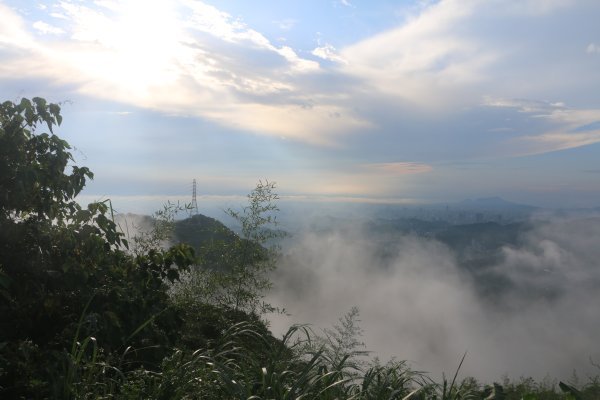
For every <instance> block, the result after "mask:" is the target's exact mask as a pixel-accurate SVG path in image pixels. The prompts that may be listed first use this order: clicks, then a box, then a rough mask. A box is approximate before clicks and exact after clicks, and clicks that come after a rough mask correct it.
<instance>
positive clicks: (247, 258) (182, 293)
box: [172, 181, 282, 313]
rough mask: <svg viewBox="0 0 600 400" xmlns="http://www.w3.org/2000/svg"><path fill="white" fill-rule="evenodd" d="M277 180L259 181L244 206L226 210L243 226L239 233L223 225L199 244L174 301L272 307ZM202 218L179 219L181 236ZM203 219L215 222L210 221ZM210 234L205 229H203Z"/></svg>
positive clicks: (249, 309) (252, 310)
mask: <svg viewBox="0 0 600 400" xmlns="http://www.w3.org/2000/svg"><path fill="white" fill-rule="evenodd" d="M275 187H276V186H275V183H273V182H268V181H266V182H262V181H259V182H258V184H257V186H256V188H255V189H254V190H252V192H250V194H248V205H247V206H245V207H243V209H242V210H241V211H234V210H232V209H229V210H227V214H228V215H229V216H231V217H232V218H234V219H235V220H236V221H237V222H238V223H239V225H240V230H241V234H240V236H237V235H235V234H233V233H232V232H230V231H229V230H228V229H227V228H225V227H224V226H222V225H221V224H217V225H216V226H215V227H216V231H213V232H212V233H211V234H210V235H209V236H208V237H209V238H210V240H209V241H204V242H203V243H201V245H200V248H199V249H198V250H199V251H198V252H199V258H198V266H197V267H196V268H194V269H193V270H192V271H191V272H190V273H189V274H186V275H185V276H184V277H183V279H182V280H181V282H179V283H177V284H176V285H174V287H173V289H172V295H173V298H174V300H175V301H176V302H177V303H178V304H180V305H183V304H187V306H188V307H195V306H197V305H198V304H203V303H210V304H214V305H217V306H219V307H223V308H231V309H233V310H236V311H245V312H248V313H263V312H265V311H270V310H272V309H273V308H272V307H271V306H270V305H269V304H266V303H264V302H263V298H264V296H265V294H266V292H267V291H268V290H269V289H270V287H271V281H270V279H269V273H270V272H271V271H273V269H274V268H275V261H276V255H277V248H276V247H275V246H271V247H268V248H267V247H265V246H268V245H269V243H270V242H271V241H273V240H275V239H277V238H279V237H281V236H282V233H281V232H280V231H277V230H275V229H273V228H274V227H275V226H276V225H277V220H276V216H275V215H274V213H275V212H277V211H278V208H277V205H276V204H275V201H276V200H278V198H279V197H278V195H277V194H276V193H275ZM200 220H201V219H200V218H199V217H198V216H195V217H192V218H190V219H188V220H186V221H182V223H179V224H178V226H180V228H179V229H178V231H179V235H181V234H182V232H189V231H190V230H191V229H192V227H193V224H194V223H197V222H199V221H200ZM202 221H204V222H208V223H210V225H214V224H213V223H211V221H206V217H205V218H204V219H202ZM199 233H201V234H203V235H206V233H205V232H199Z"/></svg>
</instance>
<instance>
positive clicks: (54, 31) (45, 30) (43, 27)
mask: <svg viewBox="0 0 600 400" xmlns="http://www.w3.org/2000/svg"><path fill="white" fill-rule="evenodd" d="M33 27H34V28H35V29H36V30H37V31H38V32H40V33H41V34H43V35H47V34H51V35H60V34H62V33H65V31H63V30H62V29H60V28H58V27H56V26H52V25H50V24H47V23H46V22H44V21H37V22H35V23H34V24H33Z"/></svg>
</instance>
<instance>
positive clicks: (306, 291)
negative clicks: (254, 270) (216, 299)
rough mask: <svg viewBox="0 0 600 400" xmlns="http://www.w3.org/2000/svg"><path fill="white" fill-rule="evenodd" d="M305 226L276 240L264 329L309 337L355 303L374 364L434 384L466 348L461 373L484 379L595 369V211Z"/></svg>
mask: <svg viewBox="0 0 600 400" xmlns="http://www.w3.org/2000/svg"><path fill="white" fill-rule="evenodd" d="M312 221H313V223H312V224H311V223H306V224H305V225H304V227H303V228H302V229H301V230H298V231H296V232H294V233H293V234H292V235H291V237H290V238H288V240H287V241H286V242H285V243H284V246H283V247H284V250H283V256H282V260H281V262H280V265H279V267H278V269H277V270H276V271H275V274H274V277H273V280H274V289H273V290H272V291H271V293H270V295H269V297H268V300H269V301H270V302H271V303H272V304H274V305H276V306H280V307H285V310H286V311H287V312H288V313H289V315H288V316H286V315H282V314H275V315H271V316H270V317H269V319H270V321H271V328H272V330H273V331H274V333H276V334H282V333H283V332H285V330H287V328H288V327H289V326H290V324H292V323H309V324H312V325H313V328H314V329H315V330H317V331H320V329H322V328H329V327H331V325H332V324H334V323H335V322H336V321H337V319H338V318H339V317H341V316H343V315H344V314H345V313H347V312H348V311H349V310H350V308H351V307H352V306H357V307H358V308H359V309H360V321H361V322H360V325H361V327H362V328H363V329H364V335H363V338H362V340H363V341H364V342H365V344H366V347H367V349H368V350H371V351H373V353H372V354H373V355H374V356H375V355H376V356H378V357H380V358H381V359H382V360H387V359H389V358H390V357H392V356H393V357H396V358H397V359H406V360H409V361H410V362H411V365H412V367H413V368H414V369H417V370H423V371H429V372H432V373H433V374H434V376H440V375H441V373H442V372H445V373H446V375H452V374H453V373H454V371H455V369H456V367H457V365H458V363H459V361H460V359H461V357H462V355H463V353H464V352H465V351H466V352H467V357H466V360H465V363H464V365H463V367H462V369H461V375H462V376H475V377H477V378H480V379H483V380H486V381H493V380H496V381H497V380H498V379H499V378H500V377H501V376H503V375H505V374H507V375H508V376H509V377H511V378H518V377H519V376H522V375H523V376H533V377H535V378H538V379H541V378H544V377H545V376H546V375H549V376H551V377H553V378H560V379H569V377H571V376H572V374H573V371H574V370H577V373H578V374H579V376H580V377H582V378H585V377H587V373H588V372H589V373H597V372H598V370H597V369H596V368H595V367H594V366H592V364H591V363H590V359H591V360H594V361H595V362H598V361H600V347H599V346H598V340H597V337H598V332H599V331H600V318H598V310H597V307H598V304H600V290H598V289H599V288H600V268H599V267H598V260H600V246H598V243H600V215H598V213H590V214H588V215H581V213H579V214H577V215H570V216H562V217H558V216H552V217H549V216H548V215H546V216H543V217H532V218H530V219H528V220H526V221H518V222H513V223H510V224H499V223H494V222H486V223H477V224H468V225H445V224H444V223H442V222H438V223H430V225H426V222H425V221H420V222H419V220H415V219H413V220H409V219H396V220H384V219H370V220H352V219H344V218H339V219H333V218H332V219H325V220H324V219H323V218H314V219H313V220H312ZM324 221H326V222H324ZM419 223H420V224H421V225H419ZM423 224H425V225H423Z"/></svg>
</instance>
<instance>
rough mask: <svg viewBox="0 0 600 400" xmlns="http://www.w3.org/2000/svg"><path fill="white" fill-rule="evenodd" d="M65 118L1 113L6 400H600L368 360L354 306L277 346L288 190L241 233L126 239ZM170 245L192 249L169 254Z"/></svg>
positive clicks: (202, 225) (160, 224)
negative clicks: (97, 196) (76, 159)
mask: <svg viewBox="0 0 600 400" xmlns="http://www.w3.org/2000/svg"><path fill="white" fill-rule="evenodd" d="M61 121H62V117H61V114H60V107H59V106H58V105H56V104H51V103H47V102H46V101H45V100H44V99H41V98H34V99H32V100H28V99H22V100H21V101H20V102H18V103H14V102H11V101H7V102H4V103H2V104H1V105H0V397H1V398H2V399H21V398H27V399H84V398H85V399H108V398H118V399H301V398H302V399H409V398H413V399H467V398H469V399H484V398H485V399H503V398H504V399H520V398H526V399H534V398H537V399H562V398H569V399H594V398H598V396H599V395H600V391H599V390H600V384H599V383H598V381H597V380H594V379H592V380H590V382H586V383H582V384H580V385H579V386H578V387H577V388H576V387H574V386H573V385H569V384H565V383H562V382H561V383H560V384H549V385H543V384H539V383H536V382H533V381H531V380H526V379H525V380H522V381H520V382H503V385H499V384H493V385H484V384H480V383H478V382H477V381H475V380H473V379H464V380H459V379H457V376H456V375H451V376H450V377H449V379H443V380H442V382H435V381H433V380H432V379H430V378H429V377H427V376H426V375H425V374H422V373H418V372H415V371H412V370H411V369H410V368H409V366H408V365H407V364H406V363H405V362H403V361H395V360H392V361H390V362H388V363H385V364H381V363H379V362H377V361H367V360H365V359H364V358H363V357H362V356H363V355H364V348H363V347H362V346H361V342H360V332H361V329H360V328H359V327H358V325H357V316H358V311H357V310H355V309H353V310H352V311H351V312H350V313H349V314H348V315H346V316H345V317H343V318H341V319H340V321H339V323H338V324H337V325H334V327H333V328H332V329H331V330H328V331H325V332H324V333H321V334H316V333H314V332H313V331H312V330H311V329H310V327H307V326H293V327H291V328H290V330H289V331H288V333H287V334H286V335H284V336H283V337H281V338H276V337H274V336H273V335H272V334H271V333H270V331H269V329H268V326H267V325H266V324H265V322H264V318H263V317H264V313H266V312H269V311H273V307H272V306H271V305H269V304H266V303H265V300H264V296H265V293H266V292H267V290H268V289H269V287H270V285H271V282H270V278H269V276H270V273H271V271H273V269H274V268H275V267H276V262H277V256H276V253H275V251H274V249H272V248H269V246H268V244H269V243H271V241H272V239H273V238H274V236H276V235H278V234H279V231H277V230H276V229H271V228H273V223H274V222H275V220H274V212H276V211H277V205H276V201H277V195H276V193H275V186H274V184H273V183H270V182H260V183H259V184H258V185H257V187H256V188H255V189H254V190H253V191H252V192H251V193H250V194H249V195H248V204H247V205H246V206H245V207H244V208H243V209H242V210H241V211H235V210H229V211H228V213H229V215H230V216H231V217H233V218H235V219H236V220H237V221H238V222H239V224H240V227H241V229H240V232H239V233H234V232H232V231H230V230H228V229H227V228H226V227H224V226H223V225H222V224H221V223H220V222H218V221H216V220H214V219H210V218H208V217H204V216H201V215H196V216H193V217H191V218H189V219H186V220H182V221H177V222H175V220H174V218H173V213H172V211H173V209H172V208H168V207H167V208H165V211H164V212H163V213H159V214H158V215H157V216H156V218H155V219H154V220H152V221H151V225H152V227H151V229H150V231H148V232H146V233H144V234H142V235H138V236H135V237H133V238H126V237H125V235H124V234H123V233H122V231H121V230H120V229H119V228H118V226H117V224H116V223H115V220H114V215H113V210H112V207H111V204H110V202H109V201H103V202H95V203H91V204H89V205H88V206H87V207H83V206H81V205H80V204H79V203H78V202H77V201H76V200H75V198H76V196H77V195H78V193H80V192H81V190H82V189H83V188H84V186H85V184H86V182H87V181H88V180H89V179H92V178H93V173H92V172H91V171H90V170H89V169H87V168H85V167H79V166H75V165H72V164H73V158H72V156H71V153H70V147H69V144H68V143H67V142H65V141H64V140H62V139H60V138H59V137H58V136H56V135H55V134H54V130H55V129H56V128H57V127H58V126H59V125H60V123H61ZM453 238H456V236H455V235H453V236H452V237H448V238H447V240H453ZM165 239H169V240H173V239H174V241H175V242H177V241H178V239H179V240H180V241H182V242H183V243H178V244H174V245H169V246H168V247H167V248H164V247H163V246H162V244H164V243H165ZM457 240H458V239H457ZM398 356H399V357H402V355H401V354H399V355H398ZM457 361H459V360H457ZM457 364H458V362H457ZM450 372H451V371H450Z"/></svg>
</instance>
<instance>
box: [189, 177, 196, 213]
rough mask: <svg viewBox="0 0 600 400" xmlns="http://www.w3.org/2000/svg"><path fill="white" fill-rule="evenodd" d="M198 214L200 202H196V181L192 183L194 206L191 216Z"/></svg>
mask: <svg viewBox="0 0 600 400" xmlns="http://www.w3.org/2000/svg"><path fill="white" fill-rule="evenodd" d="M196 214H198V201H196V180H195V179H194V181H193V182H192V204H191V208H190V215H196Z"/></svg>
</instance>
